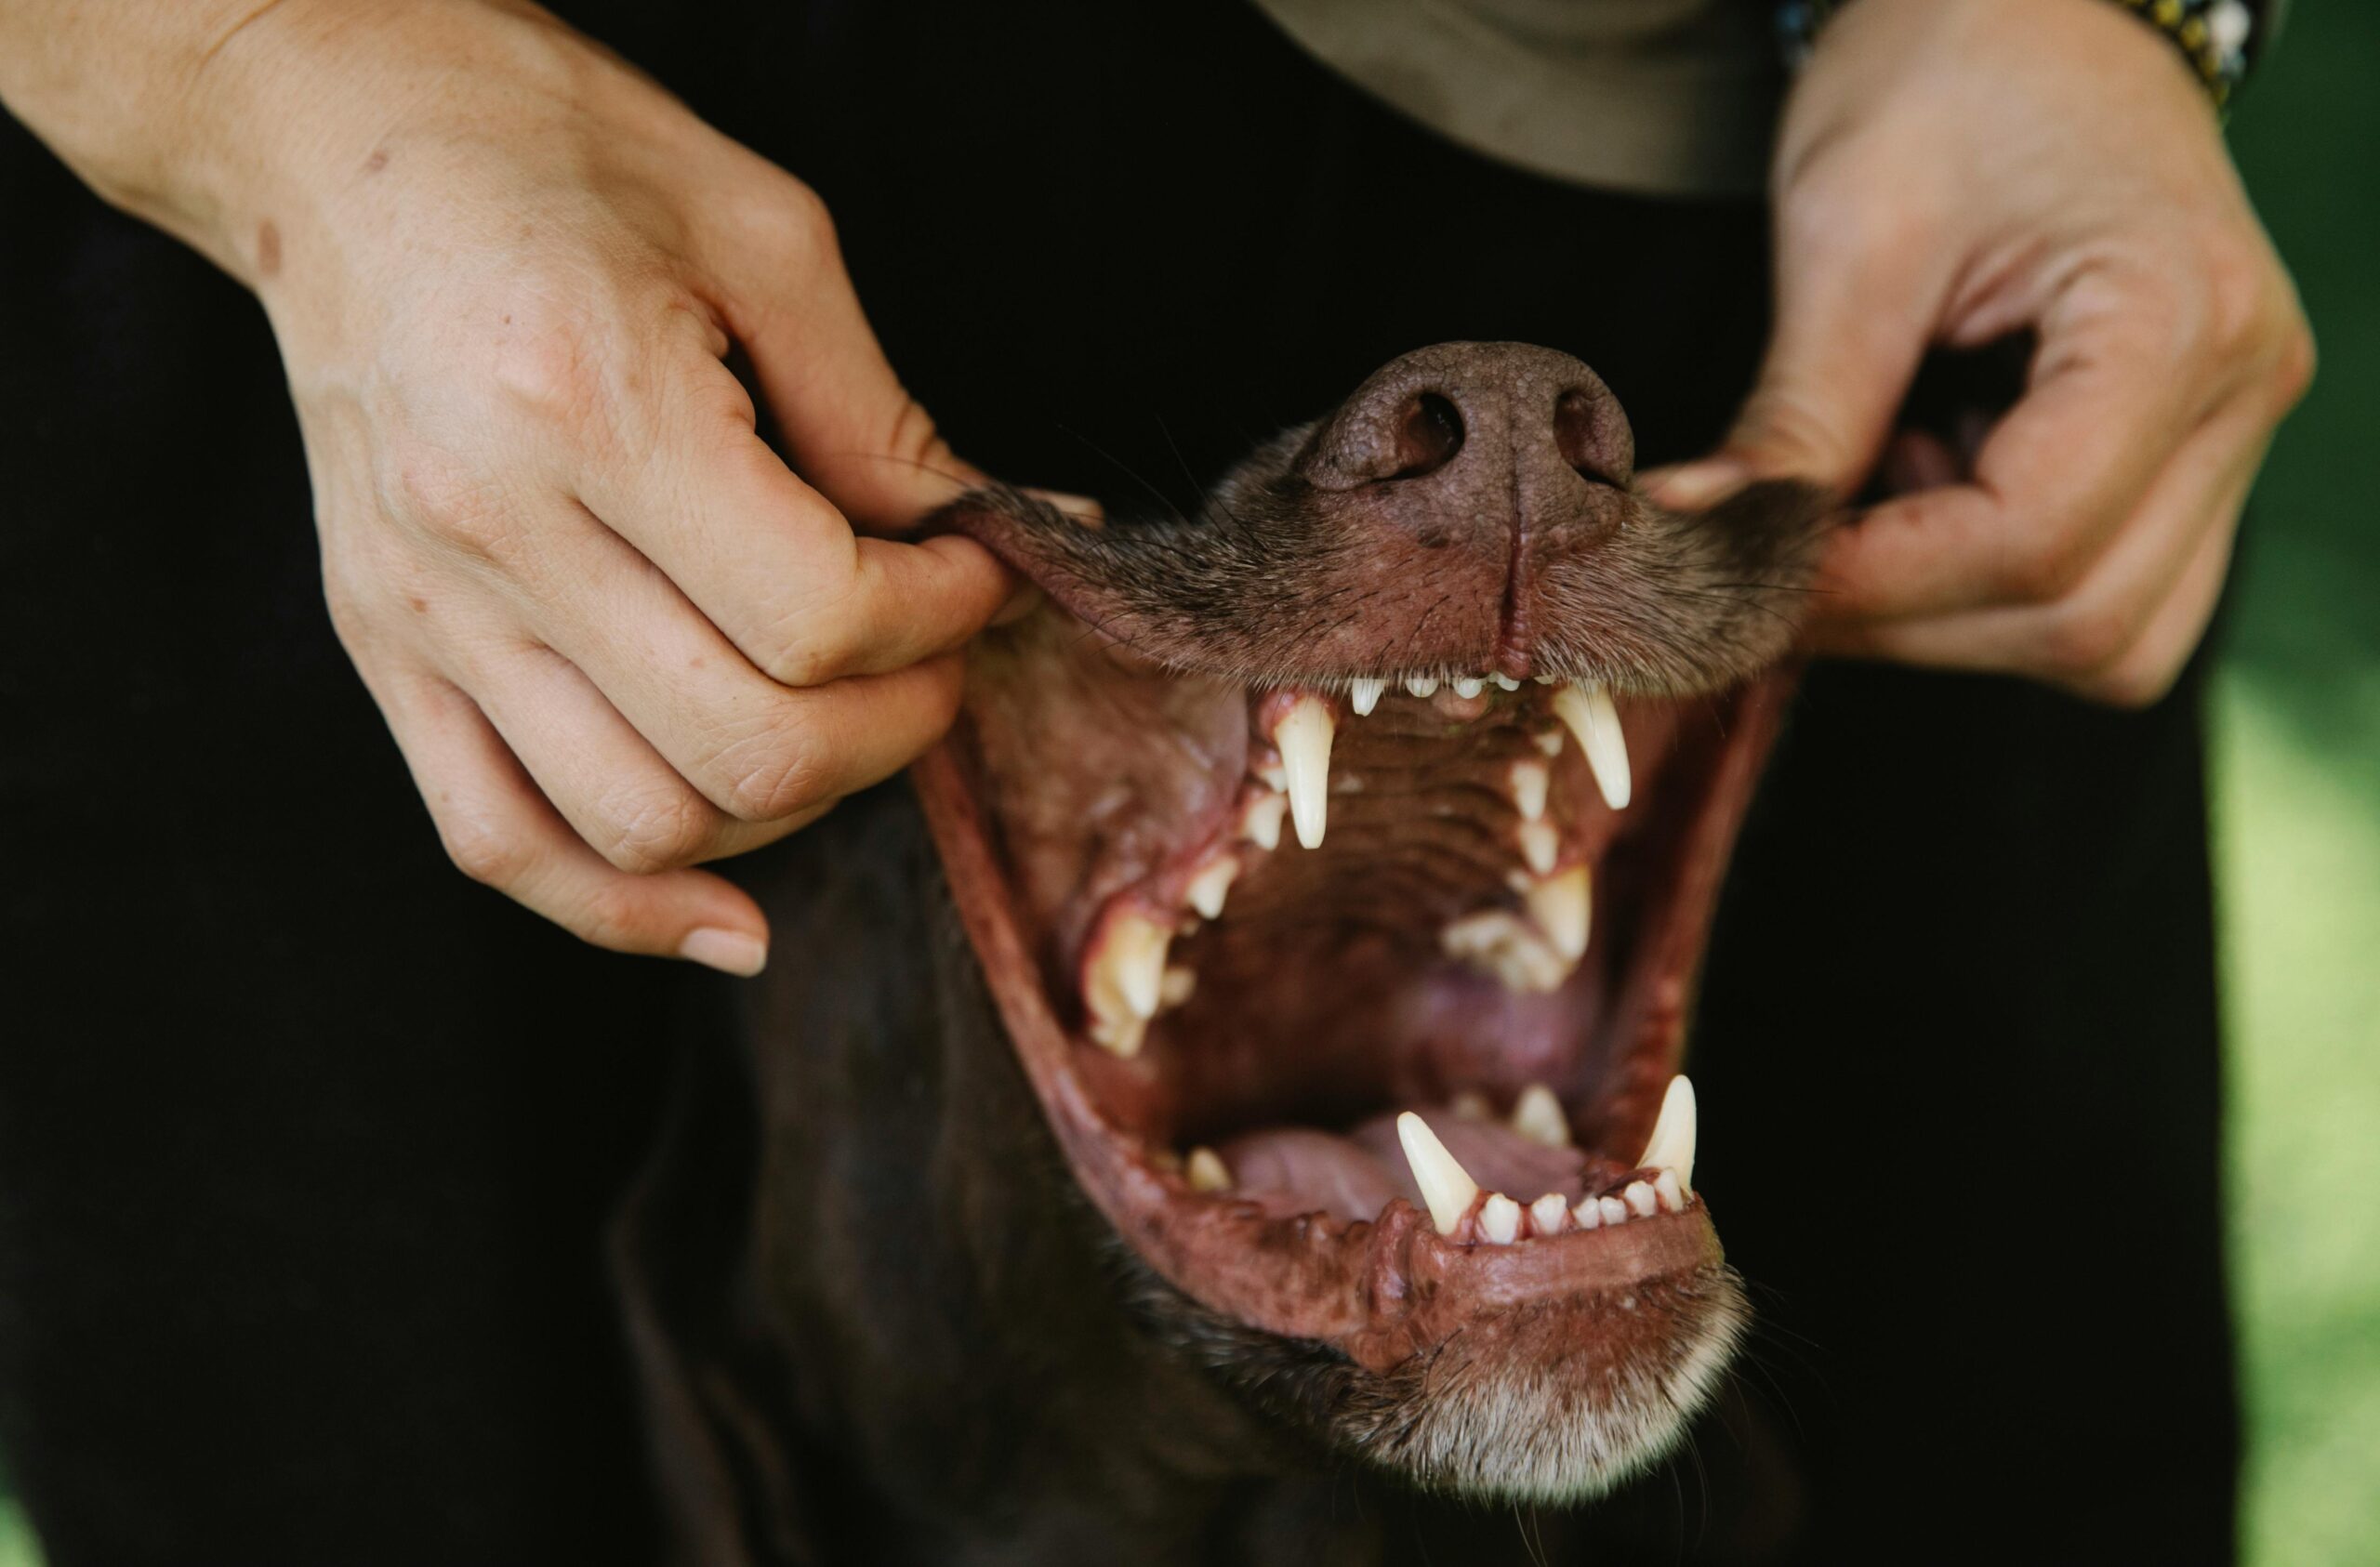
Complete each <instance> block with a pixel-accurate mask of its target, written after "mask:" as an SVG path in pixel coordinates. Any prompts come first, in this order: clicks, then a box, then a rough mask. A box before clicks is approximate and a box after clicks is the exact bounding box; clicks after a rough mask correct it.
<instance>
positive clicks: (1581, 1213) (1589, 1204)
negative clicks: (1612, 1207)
mask: <svg viewBox="0 0 2380 1567" xmlns="http://www.w3.org/2000/svg"><path fill="white" fill-rule="evenodd" d="M1570 1218H1571V1221H1572V1222H1573V1223H1575V1224H1577V1225H1578V1227H1579V1228H1580V1229H1581V1230H1600V1229H1602V1228H1603V1205H1602V1204H1601V1203H1598V1202H1596V1201H1595V1200H1594V1199H1593V1197H1581V1198H1580V1199H1579V1205H1578V1206H1577V1207H1575V1208H1572V1209H1571V1210H1570Z"/></svg>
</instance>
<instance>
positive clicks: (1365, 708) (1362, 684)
mask: <svg viewBox="0 0 2380 1567" xmlns="http://www.w3.org/2000/svg"><path fill="white" fill-rule="evenodd" d="M1387 689H1388V682H1387V681H1386V680H1373V679H1358V680H1350V681H1348V682H1347V705H1348V706H1350V707H1353V708H1354V709H1355V717H1357V718H1363V717H1364V716H1365V715H1367V714H1369V712H1370V711H1371V710H1372V709H1373V708H1375V707H1377V706H1379V705H1380V697H1381V692H1382V691H1386V690H1387Z"/></svg>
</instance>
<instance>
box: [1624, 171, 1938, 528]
mask: <svg viewBox="0 0 2380 1567" xmlns="http://www.w3.org/2000/svg"><path fill="white" fill-rule="evenodd" d="M1910 221H1911V219H1910V218H1909V217H1906V216H1905V215H1902V214H1899V213H1897V212H1896V211H1894V210H1892V209H1891V208H1890V206H1889V204H1884V203H1877V202H1874V201H1871V200H1870V201H1860V202H1853V203H1837V202H1830V201H1827V200H1825V199H1824V198H1823V196H1816V197H1814V196H1811V195H1808V194H1807V193H1805V192H1789V193H1788V195H1787V196H1786V198H1785V201H1784V204H1783V205H1782V206H1781V207H1780V209H1779V212H1778V258H1777V290H1776V308H1777V316H1776V320H1777V324H1776V327H1775V329H1774V331H1773V332H1772V334H1771V336H1770V338H1769V345H1768V353H1767V356H1766V358H1765V360H1764V361H1763V362H1762V364H1761V370H1760V376H1759V379H1758V380H1757V382H1756V383H1755V384H1754V386H1753V388H1752V396H1751V397H1750V398H1749V399H1748V400H1747V401H1746V402H1745V404H1744V407H1743V411H1742V413H1741V414H1740V415H1739V416H1738V418H1737V421H1736V427H1735V429H1734V431H1733V433H1732V434H1730V435H1729V436H1728V438H1727V441H1726V444H1725V445H1724V446H1723V447H1722V448H1721V449H1720V451H1719V452H1718V454H1716V455H1715V456H1713V457H1712V458H1709V459H1706V460H1704V461H1702V462H1699V463H1689V464H1686V465H1685V466H1683V467H1678V468H1675V469H1673V470H1671V471H1670V472H1669V473H1668V474H1666V475H1665V476H1663V477H1662V481H1661V483H1660V485H1659V489H1657V490H1655V491H1654V492H1653V499H1654V500H1655V501H1656V502H1657V503H1658V504H1659V505H1662V506H1665V507H1672V508H1673V509H1678V510H1700V509H1703V508H1705V507H1709V506H1712V505H1713V504H1715V503H1716V502H1717V501H1719V500H1720V499H1722V498H1724V496H1725V495H1726V494H1727V493H1728V492H1730V491H1731V490H1733V489H1735V488H1736V487H1738V486H1739V485H1740V484H1742V483H1743V482H1745V481H1749V480H1752V479H1757V478H1772V477H1783V476H1791V477H1794V478H1800V479H1806V480H1809V481H1812V482H1814V483H1816V484H1818V485H1819V486H1820V487H1821V488H1823V489H1825V490H1827V491H1829V492H1831V493H1832V494H1835V495H1837V496H1839V497H1841V496H1848V495H1850V494H1852V493H1853V492H1855V491H1857V490H1858V488H1859V486H1860V484H1861V482H1862V481H1864V480H1865V479H1866V478H1867V475H1868V473H1869V471H1870V469H1871V468H1872V467H1874V466H1875V462H1876V458H1877V455H1878V454H1879V453H1880V452H1882V451H1883V449H1884V440H1885V437H1886V435H1887V434H1888V433H1889V431H1890V430H1891V428H1892V421H1893V415H1894V414H1895V413H1896V412H1897V410H1898V409H1899V407H1900V403H1901V400H1902V398H1903V397H1904V396H1905V395H1906V394H1907V392H1908V389H1909V385H1910V382H1911V379H1912V378H1913V377H1914V376H1915V375H1916V373H1917V364H1918V361H1919V360H1920V359H1921V358H1922V357H1924V352H1925V349H1926V347H1927V345H1928V344H1929V343H1930V342H1931V341H1932V340H1933V337H1934V334H1935V330H1936V327H1937V323H1939V322H1940V320H1941V318H1942V311H1943V309H1944V305H1945V302H1946V300H1947V298H1948V296H1949V292H1950V275H1949V273H1948V271H1947V270H1946V262H1945V260H1944V257H1946V256H1947V254H1948V251H1949V248H1950V247H1948V246H1944V245H1938V244H1935V245H1927V244H1915V243H1912V239H1913V236H1912V235H1911V234H1908V233H1905V232H1902V231H1901V230H1900V229H1899V228H1898V227H1897V225H1903V224H1906V223H1908V222H1910Z"/></svg>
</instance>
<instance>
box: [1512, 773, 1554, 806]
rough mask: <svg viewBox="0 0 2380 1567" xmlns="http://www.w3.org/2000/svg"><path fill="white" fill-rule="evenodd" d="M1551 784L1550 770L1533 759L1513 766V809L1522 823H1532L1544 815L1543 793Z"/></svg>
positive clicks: (1552, 778)
mask: <svg viewBox="0 0 2380 1567" xmlns="http://www.w3.org/2000/svg"><path fill="white" fill-rule="evenodd" d="M1553 782H1554V774H1553V771H1552V770H1550V769H1549V768H1547V767H1546V765H1545V764H1544V763H1543V762H1541V761H1539V760H1538V759H1537V758H1536V757H1522V758H1521V759H1520V760H1519V761H1516V762H1514V764H1513V809H1514V810H1517V811H1519V812H1520V813H1521V820H1522V821H1524V822H1534V821H1536V820H1537V819H1538V818H1539V817H1540V816H1542V815H1544V814H1545V791H1546V789H1547V787H1548V786H1550V785H1551V784H1553Z"/></svg>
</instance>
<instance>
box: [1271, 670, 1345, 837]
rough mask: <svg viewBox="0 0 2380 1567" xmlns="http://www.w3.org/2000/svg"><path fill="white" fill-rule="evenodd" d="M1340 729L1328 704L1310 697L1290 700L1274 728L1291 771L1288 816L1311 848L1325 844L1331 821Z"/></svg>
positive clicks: (1283, 765)
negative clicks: (1334, 745)
mask: <svg viewBox="0 0 2380 1567" xmlns="http://www.w3.org/2000/svg"><path fill="white" fill-rule="evenodd" d="M1337 729H1338V723H1337V721H1336V720H1335V719H1333V718H1331V717H1330V708H1329V705H1328V704H1325V703H1323V702H1322V701H1321V700H1320V699H1319V698H1317V697H1311V696H1302V697H1299V698H1298V699H1297V701H1295V702H1293V703H1291V704H1289V711H1288V712H1286V713H1284V714H1282V715H1281V721H1280V722H1279V723H1278V724H1276V725H1275V726H1274V729H1273V744H1276V745H1277V746H1279V747H1280V750H1281V768H1282V770H1283V771H1285V772H1287V773H1288V774H1289V816H1290V819H1291V820H1292V821H1294V822H1295V823H1297V829H1298V842H1300V843H1302V844H1303V845H1305V846H1306V847H1307V848H1308V849H1320V848H1321V847H1322V829H1323V827H1324V825H1325V824H1326V823H1328V822H1329V816H1330V737H1331V735H1332V734H1333V733H1334V732H1335V731H1337Z"/></svg>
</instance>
